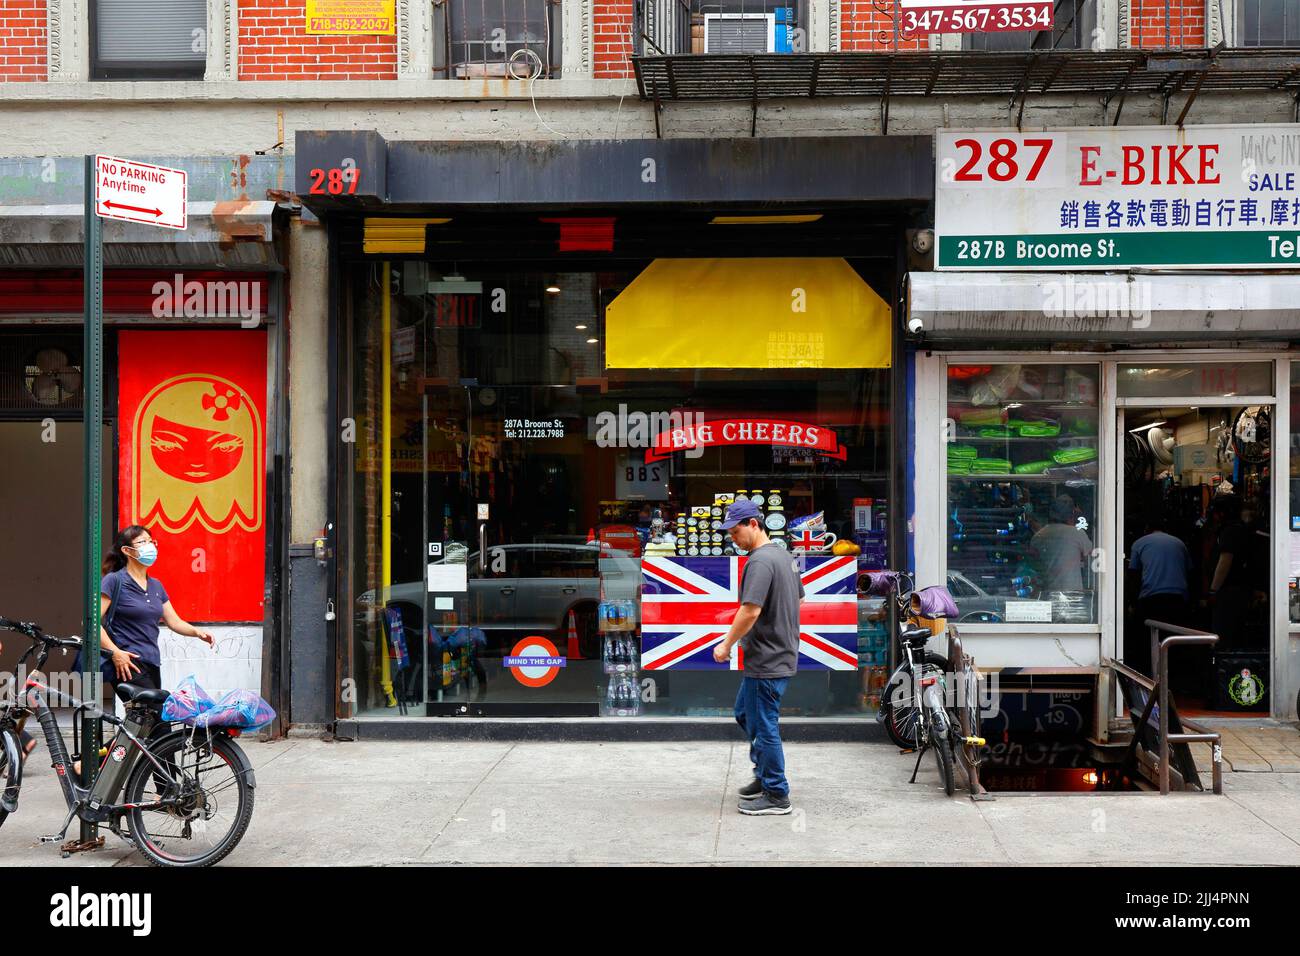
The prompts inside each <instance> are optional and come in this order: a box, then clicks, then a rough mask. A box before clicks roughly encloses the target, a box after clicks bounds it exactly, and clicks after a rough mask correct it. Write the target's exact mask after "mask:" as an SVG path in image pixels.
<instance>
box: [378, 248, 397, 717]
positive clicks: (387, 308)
mask: <svg viewBox="0 0 1300 956" xmlns="http://www.w3.org/2000/svg"><path fill="white" fill-rule="evenodd" d="M380 268H381V269H382V270H383V297H382V298H381V299H380V303H381V305H380V314H381V316H382V318H381V320H380V326H381V328H380V333H379V334H380V336H381V339H382V344H381V350H382V353H381V354H382V355H383V360H382V368H383V371H382V374H381V376H380V386H379V387H380V399H379V401H380V411H379V418H380V426H379V434H380V438H379V461H380V466H379V468H380V471H379V473H380V474H381V475H382V476H383V478H382V481H381V486H380V492H379V498H380V501H381V502H382V504H381V505H380V510H379V537H380V545H379V548H380V551H379V554H380V558H379V582H380V585H381V586H382V588H383V595H384V602H383V604H382V605H381V606H382V607H383V608H384V609H385V610H387V607H388V593H389V590H388V589H389V588H391V587H392V585H393V295H392V293H393V277H392V274H391V272H390V271H389V266H388V260H387V259H385V260H384V262H383V263H382V264H381V265H380ZM384 626H386V625H384V624H381V626H380V634H381V635H382V634H383V633H384V631H383V627H384ZM381 640H382V638H381ZM383 644H384V647H383V653H382V655H381V660H382V664H381V665H380V667H381V670H380V679H379V683H380V686H381V687H382V688H383V691H384V695H385V697H386V698H387V701H388V706H389V707H396V706H397V698H396V697H394V696H393V672H392V665H391V664H390V662H389V649H388V646H387V642H386V641H383Z"/></svg>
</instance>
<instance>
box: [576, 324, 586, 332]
mask: <svg viewBox="0 0 1300 956" xmlns="http://www.w3.org/2000/svg"><path fill="white" fill-rule="evenodd" d="M574 328H575V329H577V330H578V331H579V332H585V331H587V326H586V325H575V326H574Z"/></svg>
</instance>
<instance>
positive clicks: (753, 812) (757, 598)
mask: <svg viewBox="0 0 1300 956" xmlns="http://www.w3.org/2000/svg"><path fill="white" fill-rule="evenodd" d="M722 527H723V528H724V529H725V530H728V531H730V532H731V540H732V541H734V542H735V543H736V547H738V548H740V549H741V550H742V551H746V552H748V557H746V558H745V559H744V561H745V564H744V570H743V571H742V572H741V577H740V610H738V611H737V612H736V617H735V619H734V620H733V621H732V622H731V629H730V630H728V631H727V636H726V637H724V638H723V639H722V641H720V642H719V643H718V644H717V646H715V647H714V649H713V659H714V660H716V661H717V662H718V663H720V664H721V663H725V662H726V661H727V660H728V659H730V657H731V649H732V648H733V647H734V646H735V645H736V643H737V642H740V644H741V648H742V649H743V651H744V671H745V676H744V677H743V678H741V681H740V691H739V692H738V693H737V694H736V723H738V724H740V729H741V730H743V731H744V732H745V736H746V737H747V738H748V739H749V759H750V762H751V763H752V764H753V765H754V780H753V782H752V783H750V784H748V785H747V786H745V787H742V788H741V790H740V796H741V801H740V806H739V807H738V809H739V810H740V812H741V813H744V814H748V815H750V816H766V815H770V814H784V813H789V812H790V784H789V783H788V782H787V781H786V779H785V753H784V752H783V751H782V749H781V732H780V728H779V727H778V725H777V722H778V720H779V718H780V716H781V697H782V695H784V694H785V689H786V686H787V685H788V684H789V683H790V678H791V677H793V676H794V675H795V671H796V670H798V668H799V606H800V605H801V604H802V603H803V597H804V590H803V583H802V582H801V581H800V580H799V574H798V572H797V571H795V569H794V558H792V557H791V555H790V552H788V551H786V550H785V549H784V548H782V547H780V546H779V545H775V544H772V542H771V540H770V539H769V538H768V536H767V531H766V530H765V529H764V527H763V516H762V514H761V513H760V512H759V510H758V506H757V505H755V504H754V503H753V502H752V501H746V500H744V499H743V498H742V499H741V500H740V501H738V502H736V503H735V504H733V505H732V506H731V507H730V508H728V509H727V517H726V519H725V520H724V521H723V522H722Z"/></svg>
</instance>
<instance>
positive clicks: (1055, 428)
mask: <svg viewBox="0 0 1300 956" xmlns="http://www.w3.org/2000/svg"><path fill="white" fill-rule="evenodd" d="M1017 431H1018V432H1020V437H1021V438H1055V437H1056V436H1057V435H1059V434H1061V426H1060V425H1058V424H1056V423H1055V422H1026V423H1025V424H1023V425H1021V426H1019V427H1018V428H1017Z"/></svg>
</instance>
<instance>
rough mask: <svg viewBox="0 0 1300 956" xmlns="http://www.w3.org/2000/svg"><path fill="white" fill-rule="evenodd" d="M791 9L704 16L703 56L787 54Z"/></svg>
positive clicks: (789, 47) (791, 25)
mask: <svg viewBox="0 0 1300 956" xmlns="http://www.w3.org/2000/svg"><path fill="white" fill-rule="evenodd" d="M793 25H794V8H793V7H777V8H776V9H775V10H774V11H773V12H771V13H706V14H705V15H704V52H705V53H789V52H791V43H790V29H791V27H793Z"/></svg>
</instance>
